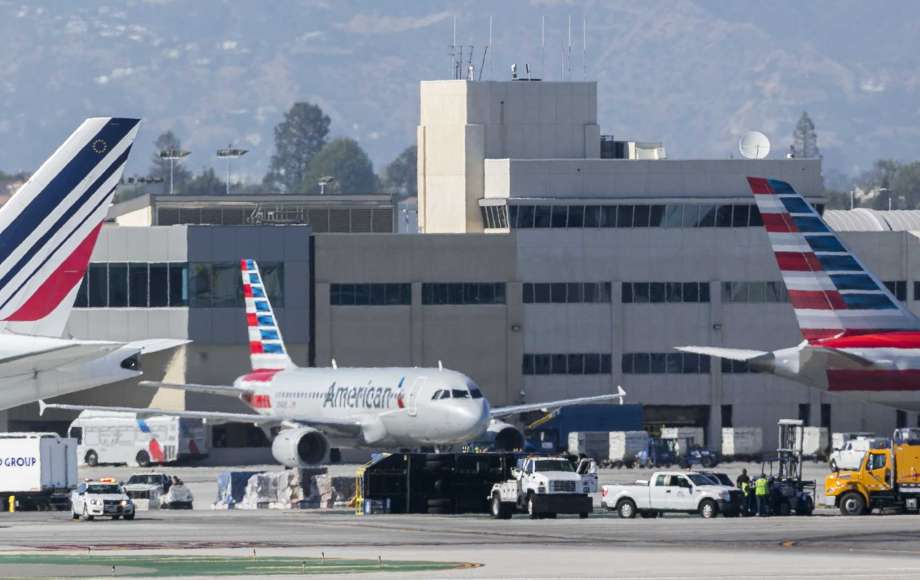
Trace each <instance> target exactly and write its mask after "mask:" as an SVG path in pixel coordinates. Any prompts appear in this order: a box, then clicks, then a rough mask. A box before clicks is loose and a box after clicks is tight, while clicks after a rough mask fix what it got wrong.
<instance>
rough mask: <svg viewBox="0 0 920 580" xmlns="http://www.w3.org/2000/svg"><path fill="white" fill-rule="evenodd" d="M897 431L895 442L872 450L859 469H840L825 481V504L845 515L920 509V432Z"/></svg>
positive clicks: (863, 459)
mask: <svg viewBox="0 0 920 580" xmlns="http://www.w3.org/2000/svg"><path fill="white" fill-rule="evenodd" d="M904 431H905V432H906V433H900V432H896V433H895V437H894V439H893V441H892V445H891V447H889V448H885V449H869V450H868V451H867V452H866V453H865V456H864V457H863V458H862V461H861V462H860V463H859V467H858V469H855V470H848V471H836V472H834V473H831V474H830V475H828V476H827V478H826V479H825V480H824V503H825V505H827V506H828V507H837V508H839V509H840V512H841V513H842V514H844V515H862V514H866V513H869V512H871V511H872V510H873V509H886V508H891V509H896V510H908V511H917V510H918V508H920V502H918V500H920V433H916V434H915V433H911V432H909V431H914V430H904Z"/></svg>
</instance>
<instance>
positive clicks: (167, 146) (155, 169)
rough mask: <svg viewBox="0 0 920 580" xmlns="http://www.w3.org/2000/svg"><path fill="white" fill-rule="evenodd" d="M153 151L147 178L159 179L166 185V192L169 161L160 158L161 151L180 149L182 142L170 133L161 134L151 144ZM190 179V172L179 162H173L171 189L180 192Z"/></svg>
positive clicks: (167, 189)
mask: <svg viewBox="0 0 920 580" xmlns="http://www.w3.org/2000/svg"><path fill="white" fill-rule="evenodd" d="M153 146H154V151H153V159H152V161H151V163H150V171H149V172H148V173H147V177H152V178H159V179H162V180H163V183H165V184H166V191H169V163H170V162H169V161H168V160H166V159H161V158H160V152H161V151H169V150H175V151H179V150H181V149H182V142H181V141H180V140H179V138H178V137H176V135H175V134H174V133H173V132H172V131H166V132H165V133H161V134H160V136H159V137H157V140H156V141H154V142H153ZM191 178H192V172H191V171H189V170H188V169H186V168H185V167H184V166H183V165H182V163H181V162H180V161H175V162H174V166H173V188H174V189H175V191H179V192H181V191H182V189H183V187H184V186H185V184H186V183H188V181H189V180H190V179H191Z"/></svg>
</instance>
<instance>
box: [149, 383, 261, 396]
mask: <svg viewBox="0 0 920 580" xmlns="http://www.w3.org/2000/svg"><path fill="white" fill-rule="evenodd" d="M137 384H138V386H141V387H149V388H153V389H176V390H179V391H189V392H192V393H207V394H209V395H221V396H224V397H239V396H240V395H245V394H247V393H252V391H251V390H250V389H240V388H237V387H234V386H231V385H196V384H181V383H161V382H159V381H140V382H139V383H137Z"/></svg>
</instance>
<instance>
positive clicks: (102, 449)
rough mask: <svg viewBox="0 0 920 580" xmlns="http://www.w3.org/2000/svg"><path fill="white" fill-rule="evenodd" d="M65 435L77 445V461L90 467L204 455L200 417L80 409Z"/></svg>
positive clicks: (202, 425) (204, 439) (144, 463)
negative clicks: (138, 414) (143, 414)
mask: <svg viewBox="0 0 920 580" xmlns="http://www.w3.org/2000/svg"><path fill="white" fill-rule="evenodd" d="M68 435H69V436H70V437H73V438H74V439H76V440H77V442H78V444H79V445H78V447H77V458H78V459H79V461H80V462H81V463H83V464H86V465H89V466H94V465H98V464H101V463H109V464H112V463H123V464H126V465H137V466H140V467H147V466H150V465H154V464H163V463H170V462H173V461H177V460H179V459H185V458H189V459H195V458H202V457H205V456H207V441H206V433H205V427H204V423H203V422H202V421H201V419H183V418H179V417H167V416H163V415H155V416H151V417H138V416H137V415H135V414H134V413H118V412H111V411H83V412H82V413H80V416H79V417H77V418H76V419H75V420H74V422H73V423H71V424H70V430H69V431H68Z"/></svg>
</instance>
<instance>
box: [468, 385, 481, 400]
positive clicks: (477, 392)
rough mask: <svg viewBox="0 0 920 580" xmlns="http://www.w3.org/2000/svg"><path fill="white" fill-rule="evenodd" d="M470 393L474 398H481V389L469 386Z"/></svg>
mask: <svg viewBox="0 0 920 580" xmlns="http://www.w3.org/2000/svg"><path fill="white" fill-rule="evenodd" d="M470 394H471V395H472V396H473V398H474V399H481V398H482V391H480V390H479V389H477V388H476V387H470Z"/></svg>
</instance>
